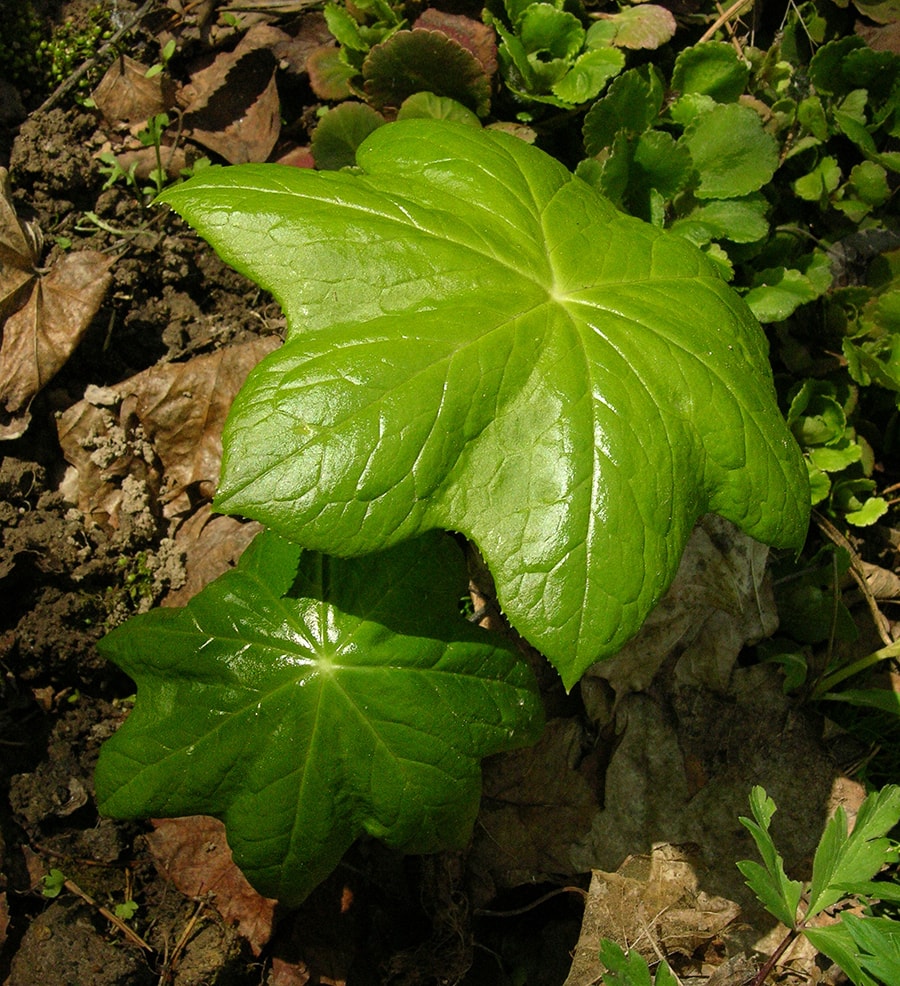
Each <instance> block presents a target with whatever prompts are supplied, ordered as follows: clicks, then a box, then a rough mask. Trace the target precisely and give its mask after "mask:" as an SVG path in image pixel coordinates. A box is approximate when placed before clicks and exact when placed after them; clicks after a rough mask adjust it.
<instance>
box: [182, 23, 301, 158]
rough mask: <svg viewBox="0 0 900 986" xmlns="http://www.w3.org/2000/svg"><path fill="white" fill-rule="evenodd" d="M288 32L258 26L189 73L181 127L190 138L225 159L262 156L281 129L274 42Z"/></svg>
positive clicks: (273, 145)
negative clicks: (227, 50)
mask: <svg viewBox="0 0 900 986" xmlns="http://www.w3.org/2000/svg"><path fill="white" fill-rule="evenodd" d="M286 38H287V35H285V34H284V32H282V31H278V30H277V29H275V28H271V27H266V26H264V25H257V26H256V27H254V28H252V29H251V30H250V31H248V32H247V34H246V35H245V36H244V38H243V39H242V40H241V43H240V44H239V45H238V46H237V48H235V49H234V51H231V52H224V53H222V54H220V55H218V56H217V58H216V60H215V61H214V62H213V63H212V65H210V66H209V67H208V68H205V69H201V70H200V71H199V72H196V73H194V75H193V76H192V77H191V86H190V88H189V89H186V90H185V95H186V96H188V98H189V103H188V106H187V109H186V110H185V114H184V126H185V129H186V131H187V133H188V135H189V136H190V137H191V139H192V140H194V141H196V142H197V143H198V144H200V145H202V146H203V147H205V148H207V149H208V150H211V151H213V152H214V153H216V154H219V155H221V156H222V157H223V158H225V160H226V161H228V163H229V164H246V163H248V162H251V161H265V160H266V159H267V158H268V156H269V155H270V154H271V153H272V149H273V148H274V147H275V144H276V142H277V140H278V135H279V133H280V132H281V116H280V109H281V105H280V102H279V99H278V89H277V87H276V85H275V69H276V67H277V65H276V59H275V55H274V54H273V52H272V45H274V44H277V43H280V42H282V41H284V40H285V39H286Z"/></svg>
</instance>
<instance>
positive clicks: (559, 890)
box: [472, 887, 588, 918]
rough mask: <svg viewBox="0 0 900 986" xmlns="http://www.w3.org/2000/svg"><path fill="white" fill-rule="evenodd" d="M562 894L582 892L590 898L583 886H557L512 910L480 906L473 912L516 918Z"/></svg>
mask: <svg viewBox="0 0 900 986" xmlns="http://www.w3.org/2000/svg"><path fill="white" fill-rule="evenodd" d="M560 894H581V896H582V897H584V899H585V900H587V899H588V892H587V891H586V890H582V888H581V887H557V888H556V890H551V891H550V892H549V893H547V894H544V896H543V897H538V899H537V900H533V901H532V902H531V903H530V904H526V905H525V906H524V907H516V908H515V909H514V910H512V911H488V910H485V909H484V908H481V907H478V908H476V909H475V910H474V911H473V912H472V913H473V914H475V915H477V916H478V917H485V918H515V917H518V916H519V915H520V914H527V913H528V912H529V911H533V910H534V908H536V907H540V906H541V904H544V903H546V902H547V901H548V900H550V898H551V897H558V896H559V895H560Z"/></svg>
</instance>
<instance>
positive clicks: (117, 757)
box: [96, 532, 542, 906]
mask: <svg viewBox="0 0 900 986" xmlns="http://www.w3.org/2000/svg"><path fill="white" fill-rule="evenodd" d="M465 584H466V572H465V565H464V562H463V559H462V554H461V552H460V551H459V549H458V548H457V546H456V545H455V544H454V543H453V541H452V540H451V539H450V538H448V537H447V536H445V535H429V536H428V537H426V538H425V539H424V540H420V541H418V542H410V543H407V544H403V545H401V546H399V547H397V548H395V549H393V550H392V551H390V552H386V553H382V554H378V555H370V556H368V557H366V558H362V559H351V560H340V559H333V558H329V557H327V556H323V555H319V554H316V553H314V552H307V551H303V550H302V549H300V548H299V547H298V546H297V545H294V544H291V543H290V542H287V541H284V540H281V539H280V538H278V537H277V536H276V535H274V534H272V533H271V532H266V533H264V534H262V535H260V536H258V537H257V539H256V540H255V541H254V542H253V544H252V545H251V547H250V548H249V549H248V550H247V551H246V552H245V553H244V556H243V557H242V559H241V561H240V564H239V565H238V567H237V568H236V569H234V570H232V571H230V572H228V573H226V574H225V575H223V576H222V577H220V578H219V579H217V580H216V581H215V582H214V583H212V584H211V585H209V586H208V587H207V588H206V589H204V590H203V591H202V592H201V593H200V594H199V595H197V596H195V597H194V599H192V600H191V602H190V603H189V604H188V605H187V606H186V607H184V608H181V609H159V610H155V611H153V612H151V613H148V614H145V615H143V616H138V617H136V618H134V619H132V620H130V621H129V622H128V623H126V624H124V625H123V626H122V627H120V628H119V629H117V630H114V631H113V632H112V633H111V634H109V635H108V636H107V637H105V638H104V640H103V641H102V642H101V645H100V648H101V651H102V653H103V654H104V655H105V656H107V657H109V658H111V659H112V660H113V661H115V662H116V663H117V664H118V665H119V666H120V667H121V668H122V669H123V670H124V671H125V672H126V673H127V674H129V675H130V676H131V677H132V678H133V679H134V680H135V681H136V682H137V701H136V704H135V707H134V711H133V712H132V714H131V715H130V716H129V718H128V720H127V721H126V723H125V725H124V726H123V727H122V728H121V729H120V730H119V732H117V733H116V734H115V736H114V737H113V738H112V739H111V740H109V741H108V742H107V743H106V744H105V745H104V747H103V750H102V752H101V755H100V762H99V765H98V767H97V773H96V787H97V798H98V803H99V805H100V809H101V811H102V812H103V813H104V814H107V815H112V816H114V817H118V818H146V817H152V816H178V815H190V814H208V815H215V816H217V817H219V818H221V819H222V820H223V821H224V822H225V825H226V829H227V834H228V841H229V845H230V847H231V849H232V852H233V853H234V857H235V860H236V862H237V863H238V864H239V865H240V867H241V868H242V869H243V870H244V872H245V873H246V874H247V876H248V878H249V879H250V881H251V882H252V883H253V884H254V885H255V886H256V887H257V889H258V890H260V892H262V893H264V894H266V895H268V896H271V897H277V898H278V899H279V900H281V901H282V902H283V903H285V904H286V905H288V906H291V905H295V904H298V903H299V902H300V901H302V900H303V898H304V897H305V896H306V895H307V894H308V893H309V892H310V891H311V890H312V889H313V888H314V887H315V886H316V884H317V883H319V882H320V881H321V880H322V879H324V877H325V876H327V875H328V873H329V872H330V871H331V870H332V869H333V868H334V867H335V866H336V865H337V863H338V862H339V860H340V858H341V856H342V854H343V853H344V852H345V850H346V849H347V848H348V847H349V846H350V844H351V843H352V841H353V840H354V839H355V838H356V837H357V836H359V835H361V834H362V833H364V832H365V833H369V834H370V835H373V836H376V837H378V838H380V839H382V840H384V841H385V842H386V843H388V844H389V845H392V846H396V847H399V848H401V849H404V850H407V851H411V852H434V851H436V850H438V849H441V848H449V847H453V846H461V845H463V844H464V843H465V841H466V840H467V838H468V837H469V834H470V831H471V827H472V824H473V822H474V819H475V815H476V812H477V810H478V803H479V797H480V787H481V785H480V777H481V775H480V767H479V761H480V760H481V758H482V757H484V756H486V755H488V754H490V753H494V752H497V751H500V750H506V749H510V748H512V747H515V746H521V745H524V744H527V743H529V742H533V741H534V739H535V738H536V736H537V734H538V733H539V731H540V726H541V721H542V714H541V707H540V701H539V699H538V696H537V690H536V686H535V683H534V680H533V677H532V675H531V672H530V671H529V669H528V668H527V667H526V666H525V665H524V664H523V663H522V661H521V660H520V659H519V658H518V656H517V655H516V653H515V652H514V651H513V650H512V649H511V648H510V647H509V646H507V645H505V644H504V643H503V642H502V641H500V640H499V639H497V638H494V637H492V636H491V635H488V634H487V633H485V632H484V631H482V630H480V629H479V628H477V627H474V626H472V625H471V624H470V623H468V622H467V621H466V620H465V619H463V618H462V617H461V616H460V615H459V613H458V608H457V607H458V600H459V597H460V595H461V593H462V591H463V589H464V587H465Z"/></svg>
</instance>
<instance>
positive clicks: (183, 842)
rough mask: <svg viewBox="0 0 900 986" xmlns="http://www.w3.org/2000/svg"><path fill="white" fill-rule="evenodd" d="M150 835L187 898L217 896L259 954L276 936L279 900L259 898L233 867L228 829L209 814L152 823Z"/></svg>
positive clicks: (153, 847)
mask: <svg viewBox="0 0 900 986" xmlns="http://www.w3.org/2000/svg"><path fill="white" fill-rule="evenodd" d="M153 826H154V831H153V832H151V833H150V834H149V835H148V836H147V842H148V844H149V846H150V851H151V853H152V854H153V857H154V859H155V860H156V864H157V866H158V868H159V869H160V871H161V872H162V873H163V874H165V876H167V877H168V878H169V879H170V880H171V881H172V883H174V884H175V886H176V887H177V888H178V890H180V891H181V893H183V894H184V895H185V896H186V897H203V896H205V895H206V894H213V895H214V904H215V907H216V910H217V911H218V912H219V913H220V914H221V915H222V917H223V918H224V919H225V920H226V921H228V922H229V923H231V924H234V925H237V929H238V932H239V933H240V934H241V935H243V937H244V938H246V939H247V941H248V942H249V944H250V948H251V949H252V951H253V954H254V955H259V953H260V952H261V951H262V949H263V947H264V946H265V945H266V943H267V942H268V941H269V939H270V938H271V936H272V928H273V927H274V921H275V905H276V901H274V900H270V899H269V898H268V897H263V896H261V895H260V894H258V893H257V892H256V891H255V890H254V889H253V887H251V886H250V884H249V883H248V882H247V878H246V877H245V876H244V874H243V873H241V871H240V870H239V869H238V868H237V866H235V864H234V861H233V860H232V858H231V850H230V849H229V848H228V842H227V840H226V838H225V826H224V825H223V824H222V823H221V822H220V821H219V820H218V819H216V818H210V817H209V816H207V815H192V816H190V817H189V818H166V819H161V820H156V819H155V820H154V821H153Z"/></svg>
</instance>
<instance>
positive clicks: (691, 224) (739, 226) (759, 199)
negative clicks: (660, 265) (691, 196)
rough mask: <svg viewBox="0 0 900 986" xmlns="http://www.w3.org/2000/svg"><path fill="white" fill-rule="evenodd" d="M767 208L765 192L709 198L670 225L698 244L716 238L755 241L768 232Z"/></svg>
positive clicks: (736, 241)
mask: <svg viewBox="0 0 900 986" xmlns="http://www.w3.org/2000/svg"><path fill="white" fill-rule="evenodd" d="M768 209H769V203H768V202H767V201H766V198H765V196H763V195H761V194H759V193H758V192H754V193H752V194H751V195H746V196H744V197H742V198H739V199H707V200H706V201H705V202H701V203H698V204H697V206H695V208H693V209H692V210H691V211H690V212H689V213H688V214H687V215H686V216H682V217H681V218H680V219H676V220H675V222H673V223H672V225H671V226H670V229H671V230H672V231H673V232H677V233H678V234H679V236H684V237H686V238H687V239H689V240H690V241H691V242H692V243H697V244H698V245H699V244H702V243H708V242H709V241H710V240H717V239H722V240H731V242H732V243H755V242H756V241H757V240H761V239H763V237H765V236H766V234H767V233H768V232H769V222H768V220H767V219H766V213H767V211H768Z"/></svg>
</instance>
